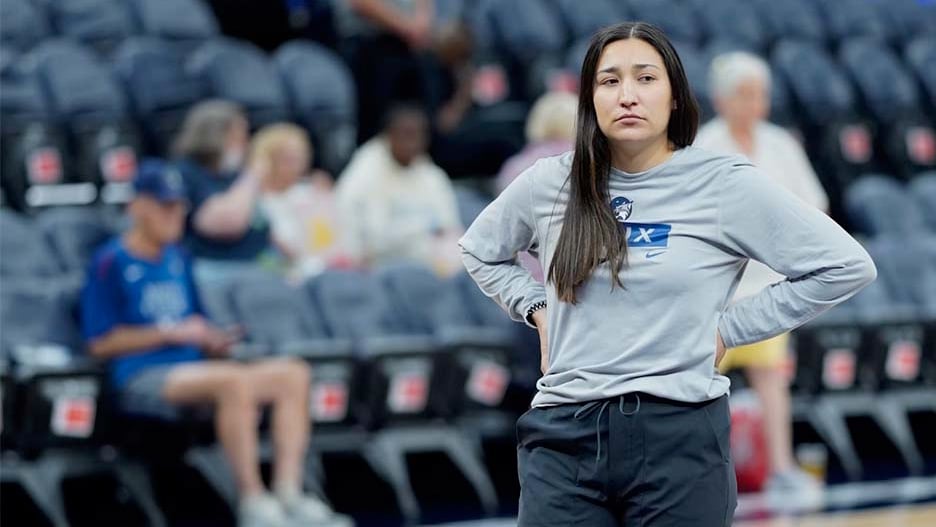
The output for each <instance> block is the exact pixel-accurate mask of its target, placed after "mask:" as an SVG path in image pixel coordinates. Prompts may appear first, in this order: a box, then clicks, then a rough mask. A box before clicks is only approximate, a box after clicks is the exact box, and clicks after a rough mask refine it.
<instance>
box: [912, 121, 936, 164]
mask: <svg viewBox="0 0 936 527" xmlns="http://www.w3.org/2000/svg"><path fill="white" fill-rule="evenodd" d="M906 140H907V155H908V156H909V157H910V160H911V161H913V162H914V163H915V164H917V165H934V164H936V135H933V129H932V128H928V127H925V126H914V127H913V128H911V129H909V130H907V137H906Z"/></svg>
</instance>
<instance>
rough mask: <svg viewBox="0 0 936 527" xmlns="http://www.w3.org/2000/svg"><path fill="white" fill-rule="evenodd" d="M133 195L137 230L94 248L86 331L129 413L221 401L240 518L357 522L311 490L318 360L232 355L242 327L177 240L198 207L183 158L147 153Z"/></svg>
mask: <svg viewBox="0 0 936 527" xmlns="http://www.w3.org/2000/svg"><path fill="white" fill-rule="evenodd" d="M134 188H135V190H136V196H135V197H134V199H133V200H132V201H131V203H130V204H129V206H128V211H129V214H130V217H131V219H132V226H131V227H130V229H129V230H128V231H127V232H126V233H125V234H123V235H122V236H120V237H117V238H115V239H113V240H111V241H110V242H108V243H107V244H105V245H104V246H103V247H102V248H100V249H99V250H98V251H97V253H96V254H95V255H94V257H93V260H92V262H91V265H90V268H89V270H88V275H87V281H86V284H85V287H84V289H83V291H82V295H81V309H82V330H83V331H82V332H83V336H84V338H85V339H86V341H87V344H88V348H89V351H90V353H91V355H93V356H95V357H97V358H100V359H106V360H108V362H109V372H110V375H109V376H110V379H109V381H110V383H111V384H112V386H113V388H114V391H115V392H116V393H117V394H118V396H119V398H120V400H119V402H120V407H121V408H122V410H123V411H124V412H126V413H128V414H130V415H144V416H151V417H159V418H170V419H171V418H173V416H174V415H175V414H174V412H175V411H177V410H178V409H179V408H180V407H185V406H206V407H209V408H211V409H213V414H214V421H215V428H216V432H217V436H218V440H219V441H220V442H221V445H222V446H223V447H224V451H225V453H226V455H227V459H228V462H229V463H230V464H231V465H232V468H233V471H234V474H235V477H236V480H237V486H238V490H239V492H240V507H239V509H240V510H239V515H240V525H251V526H253V525H255V526H261V525H262V526H265V527H277V526H282V525H287V522H288V521H297V522H302V523H301V524H303V525H306V524H311V523H313V522H319V521H325V520H327V521H330V522H335V521H336V520H337V523H329V525H333V524H335V525H349V524H350V522H349V521H348V520H347V519H346V518H344V517H342V516H339V515H336V514H335V513H333V512H332V511H331V509H330V508H329V507H328V506H327V505H326V504H324V503H323V502H322V501H321V500H319V499H318V498H316V497H314V496H309V495H305V494H303V493H302V487H301V481H302V467H303V466H304V463H303V460H304V458H305V453H306V448H307V445H308V440H309V410H308V404H307V401H308V397H309V390H310V370H309V367H308V365H307V364H306V363H304V362H302V361H299V360H296V359H287V358H282V359H269V360H262V361H256V362H252V363H249V364H245V363H239V362H235V361H233V360H230V358H229V353H230V350H231V347H232V345H234V344H235V343H236V342H237V341H238V340H239V339H240V333H239V331H237V330H225V329H221V328H218V327H217V326H215V325H214V324H212V323H211V322H210V321H209V320H208V319H207V318H206V317H205V314H204V310H203V309H202V305H201V302H200V301H199V297H198V292H197V289H196V287H195V283H194V281H193V278H192V270H191V260H190V259H189V257H188V254H187V252H186V251H185V250H184V249H182V248H181V247H179V246H178V245H177V242H178V240H179V238H180V237H181V236H182V232H183V228H184V225H185V214H186V209H187V200H186V196H187V194H186V191H185V187H184V183H183V179H182V175H181V173H180V172H179V170H178V169H177V168H175V167H174V166H171V165H168V164H166V163H164V162H161V161H156V160H148V161H146V162H144V163H143V164H142V165H141V167H140V171H139V173H138V175H137V177H136V180H135V181H134ZM266 405H270V406H272V426H271V429H272V435H273V442H274V444H275V445H276V456H277V457H276V464H275V469H274V476H273V490H274V492H273V493H272V494H271V493H268V492H267V491H266V490H265V488H264V485H263V482H262V480H261V477H260V470H259V467H258V464H257V426H258V424H257V420H258V416H259V412H258V408H259V407H261V406H266Z"/></svg>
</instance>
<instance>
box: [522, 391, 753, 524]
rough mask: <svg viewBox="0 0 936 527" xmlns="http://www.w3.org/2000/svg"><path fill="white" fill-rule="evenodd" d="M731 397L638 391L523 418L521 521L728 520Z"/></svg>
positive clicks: (732, 496) (731, 502)
mask: <svg viewBox="0 0 936 527" xmlns="http://www.w3.org/2000/svg"><path fill="white" fill-rule="evenodd" d="M730 426H731V419H730V416H729V413H728V397H727V396H723V397H720V398H718V399H715V400H712V401H707V402H703V403H681V402H676V401H670V400H666V399H661V398H658V397H653V396H651V395H647V394H643V393H632V394H627V395H623V396H621V397H615V398H613V399H608V400H605V401H595V402H590V403H586V404H564V405H559V406H552V407H546V408H533V409H531V410H530V411H528V412H527V413H525V414H523V415H522V416H521V417H520V419H519V420H518V421H517V439H518V447H517V451H518V462H519V475H520V488H521V492H520V519H519V522H518V527H548V526H556V527H559V526H562V527H567V526H583V527H617V526H625V527H677V526H678V527H690V526H693V527H694V526H700V527H722V526H729V525H731V521H732V517H733V516H734V510H735V506H736V504H737V484H736V481H735V474H734V467H733V465H732V463H731V457H730V453H729V431H730Z"/></svg>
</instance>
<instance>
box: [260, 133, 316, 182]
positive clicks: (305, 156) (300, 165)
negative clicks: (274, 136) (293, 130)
mask: <svg viewBox="0 0 936 527" xmlns="http://www.w3.org/2000/svg"><path fill="white" fill-rule="evenodd" d="M309 157H310V156H309V149H308V148H307V147H306V145H305V143H303V142H302V141H301V140H299V139H298V138H296V137H287V138H286V139H285V140H283V141H282V142H281V143H280V144H279V145H277V146H276V147H275V148H274V149H273V151H272V152H271V153H270V175H269V178H270V179H269V185H270V188H271V190H274V191H283V190H286V189H288V188H289V187H291V186H293V185H294V184H295V183H296V182H297V181H298V180H299V178H300V177H302V175H303V174H305V173H306V172H308V170H309V163H310V159H309Z"/></svg>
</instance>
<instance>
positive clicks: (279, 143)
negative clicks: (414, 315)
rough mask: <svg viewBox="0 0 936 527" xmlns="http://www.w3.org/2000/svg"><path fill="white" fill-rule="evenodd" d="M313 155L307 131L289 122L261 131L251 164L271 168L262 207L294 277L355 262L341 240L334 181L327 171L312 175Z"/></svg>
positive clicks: (254, 144) (265, 181) (266, 170)
mask: <svg viewBox="0 0 936 527" xmlns="http://www.w3.org/2000/svg"><path fill="white" fill-rule="evenodd" d="M312 155H313V152H312V145H311V144H310V142H309V137H308V135H307V134H306V132H305V130H303V129H302V128H300V127H298V126H296V125H293V124H287V123H283V124H275V125H270V126H267V127H265V128H263V129H261V130H260V131H259V132H257V134H256V135H255V136H254V139H253V142H252V145H251V154H250V159H251V163H252V164H256V165H262V166H265V167H267V168H266V169H265V172H266V177H265V178H264V180H263V182H262V189H263V197H262V198H261V205H262V207H263V210H264V211H265V213H266V215H267V217H268V218H269V219H270V225H271V227H272V233H273V240H274V242H275V243H276V245H277V246H278V247H279V248H280V250H281V251H282V252H283V253H284V254H285V255H286V256H287V258H288V259H289V260H290V263H291V266H290V267H291V269H290V275H291V276H292V277H294V278H307V277H310V276H314V275H316V274H318V273H320V272H322V271H323V270H324V269H325V268H327V267H329V266H339V267H343V266H346V265H348V264H349V263H350V261H349V257H348V256H347V254H346V251H345V250H344V248H343V246H342V245H341V242H340V239H339V238H340V235H339V231H340V229H339V226H338V213H337V210H336V205H335V193H334V189H333V187H334V182H333V181H332V178H331V176H330V175H328V174H327V173H326V172H324V171H322V170H315V171H313V172H311V173H309V167H310V166H311V164H312Z"/></svg>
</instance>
